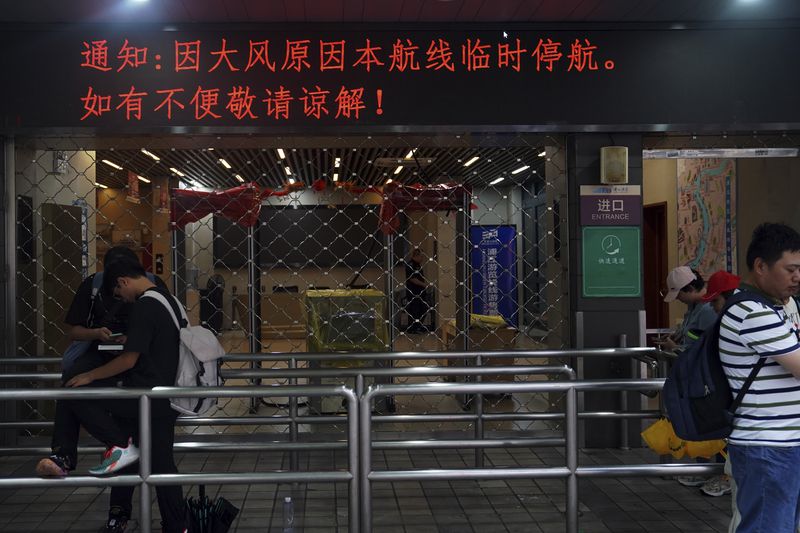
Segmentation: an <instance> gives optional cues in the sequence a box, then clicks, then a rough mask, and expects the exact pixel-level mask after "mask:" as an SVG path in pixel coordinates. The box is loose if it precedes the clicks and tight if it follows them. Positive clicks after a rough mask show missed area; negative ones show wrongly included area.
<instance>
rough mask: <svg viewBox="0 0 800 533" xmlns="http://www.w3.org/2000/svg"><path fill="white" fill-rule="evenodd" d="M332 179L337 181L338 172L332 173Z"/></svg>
mask: <svg viewBox="0 0 800 533" xmlns="http://www.w3.org/2000/svg"><path fill="white" fill-rule="evenodd" d="M333 181H339V174H338V173H336V172H335V173H334V174H333Z"/></svg>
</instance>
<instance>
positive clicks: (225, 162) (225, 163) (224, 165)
mask: <svg viewBox="0 0 800 533" xmlns="http://www.w3.org/2000/svg"><path fill="white" fill-rule="evenodd" d="M219 162H220V164H221V165H222V166H223V167H225V168H231V164H230V163H228V162H227V161H225V160H224V159H222V158H221V157H220V158H219Z"/></svg>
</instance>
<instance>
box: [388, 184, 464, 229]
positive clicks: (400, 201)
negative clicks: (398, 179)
mask: <svg viewBox="0 0 800 533" xmlns="http://www.w3.org/2000/svg"><path fill="white" fill-rule="evenodd" d="M383 195H384V196H383V198H384V200H383V204H382V205H381V213H380V216H381V231H382V232H383V234H384V235H392V234H394V233H396V232H397V230H398V229H400V218H399V217H398V216H397V212H398V211H399V210H400V209H403V210H404V211H427V210H428V209H433V210H436V211H451V210H454V209H458V208H459V207H463V206H464V200H465V199H467V200H468V199H469V198H471V197H472V190H471V189H470V188H469V187H466V186H464V185H455V184H443V185H421V184H417V185H400V184H399V183H390V184H388V185H386V186H385V187H384V188H383ZM469 208H470V209H474V207H473V204H472V203H470V204H469Z"/></svg>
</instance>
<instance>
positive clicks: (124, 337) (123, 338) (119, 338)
mask: <svg viewBox="0 0 800 533" xmlns="http://www.w3.org/2000/svg"><path fill="white" fill-rule="evenodd" d="M111 340H112V341H113V342H115V343H117V344H125V343H126V342H128V336H127V335H117V336H116V337H112V338H111Z"/></svg>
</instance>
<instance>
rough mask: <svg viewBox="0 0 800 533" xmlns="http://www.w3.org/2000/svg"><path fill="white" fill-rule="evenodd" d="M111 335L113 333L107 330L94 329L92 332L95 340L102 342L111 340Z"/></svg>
mask: <svg viewBox="0 0 800 533" xmlns="http://www.w3.org/2000/svg"><path fill="white" fill-rule="evenodd" d="M111 333H113V332H112V331H111V330H110V329H108V328H95V330H94V334H95V339H97V340H99V341H104V342H105V341H107V340H108V339H110V338H111Z"/></svg>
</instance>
